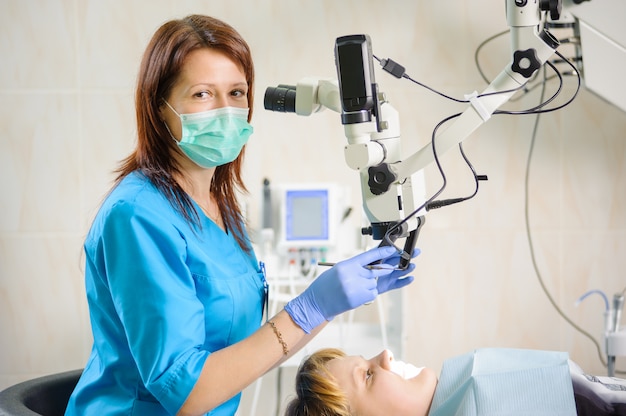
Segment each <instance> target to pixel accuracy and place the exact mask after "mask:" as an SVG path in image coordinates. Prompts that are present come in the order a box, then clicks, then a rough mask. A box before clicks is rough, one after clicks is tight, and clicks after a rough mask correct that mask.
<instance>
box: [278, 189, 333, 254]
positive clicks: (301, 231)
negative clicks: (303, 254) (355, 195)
mask: <svg viewBox="0 0 626 416" xmlns="http://www.w3.org/2000/svg"><path fill="white" fill-rule="evenodd" d="M276 188H277V189H275V190H274V191H273V192H272V197H273V198H274V197H275V196H276V198H277V199H278V204H279V207H280V208H279V210H278V212H279V218H278V221H277V223H278V225H279V227H278V228H279V229H278V230H277V231H278V238H277V243H278V247H279V248H280V249H285V250H288V249H290V248H307V247H309V248H330V247H332V246H334V245H335V238H336V233H337V224H338V222H339V221H338V218H337V216H338V208H337V204H338V202H337V189H336V186H335V185H333V184H281V185H278V186H277V187H276Z"/></svg>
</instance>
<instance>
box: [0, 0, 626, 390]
mask: <svg viewBox="0 0 626 416" xmlns="http://www.w3.org/2000/svg"><path fill="white" fill-rule="evenodd" d="M189 13H204V14H210V15H213V16H216V17H219V18H223V19H224V20H226V21H228V22H229V23H231V24H232V25H234V26H235V27H236V28H237V29H238V30H239V31H240V32H241V33H242V34H243V35H244V37H245V38H246V39H247V40H248V41H249V43H250V45H251V47H252V50H253V54H254V57H255V62H256V70H257V85H256V106H255V115H254V119H253V124H254V126H255V134H254V136H253V138H252V139H251V142H250V144H249V146H248V152H247V162H246V163H247V165H246V180H247V183H248V185H249V188H250V191H251V192H250V195H249V197H248V198H247V206H248V212H249V214H250V221H251V223H252V225H258V224H259V210H260V204H259V200H260V196H261V183H262V179H263V178H265V177H268V178H270V179H271V180H272V181H274V182H281V181H299V182H301V181H338V182H339V183H341V184H342V185H351V186H352V187H353V197H352V201H353V203H354V207H355V212H359V203H360V192H359V183H358V175H357V174H356V173H355V172H353V171H351V170H350V169H349V168H348V167H347V166H346V165H345V162H344V160H343V150H342V149H343V145H344V141H345V138H344V136H343V129H342V127H341V125H340V122H339V118H338V115H337V114H334V113H332V112H330V111H326V112H324V113H322V114H319V115H314V116H311V117H310V118H306V117H298V116H295V115H293V114H278V113H269V112H267V111H265V110H263V107H262V102H263V93H264V90H265V88H266V87H267V86H275V85H277V84H279V83H292V84H293V83H295V82H297V81H298V80H299V79H301V78H303V77H305V76H320V77H332V76H334V74H335V67H334V62H333V47H334V40H335V38H336V37H338V36H342V35H347V34H353V33H367V34H369V35H370V36H371V39H372V43H373V49H374V54H375V55H377V56H378V57H380V58H387V57H390V58H393V59H394V60H396V61H398V62H399V63H401V64H402V65H404V66H405V67H406V68H407V73H408V74H409V75H411V76H412V77H413V78H414V79H417V80H419V81H421V82H423V83H425V84H428V85H429V86H431V87H434V88H437V89H439V90H441V91H444V92H446V93H448V94H449V95H452V96H455V97H461V96H462V95H463V94H465V93H469V92H471V91H473V90H475V89H477V90H481V89H482V88H484V86H485V84H484V82H483V81H482V79H481V77H480V76H479V73H478V71H477V70H476V67H475V65H474V51H475V50H476V47H477V46H478V45H479V44H480V42H481V41H483V40H484V39H486V38H487V37H489V36H491V35H493V34H495V33H498V32H500V31H502V30H504V29H506V20H505V15H504V2H502V1H500V2H495V1H492V0H479V1H473V2H465V1H460V0H454V1H442V2H433V1H422V0H418V1H415V0H392V1H373V0H359V1H356V0H354V1H347V0H346V1H337V0H327V1H307V2H303V1H287V0H284V1H280V0H254V1H251V0H245V1H244V0H231V1H214V0H209V1H207V0H203V1H199V0H198V1H194V0H153V1H144V0H130V1H121V0H117V1H107V2H104V1H99V0H28V1H18V0H0V62H1V64H0V186H1V193H0V195H1V196H0V213H1V214H2V215H0V388H3V387H6V386H9V385H11V384H13V383H16V382H18V381H21V380H25V379H28V378H32V377H35V376H39V375H43V374H48V373H52V372H57V371H63V370H67V369H73V368H78V367H82V366H83V365H84V363H85V359H86V357H87V355H88V353H89V349H90V342H91V341H90V337H91V335H90V330H89V322H88V315H87V308H86V303H85V300H84V288H83V280H82V270H83V264H82V263H83V260H84V259H83V256H82V253H81V250H82V247H81V242H82V239H83V237H84V235H85V233H86V230H87V228H88V226H89V223H90V219H91V218H92V217H93V215H94V213H95V210H96V209H97V206H98V204H99V202H100V200H101V198H102V197H103V195H104V193H105V192H106V191H107V189H108V187H109V184H110V181H111V179H112V174H111V171H112V169H114V168H115V166H116V163H117V161H119V160H120V159H121V158H123V157H124V156H126V154H127V153H128V152H129V150H130V149H131V148H132V146H133V143H134V134H135V127H134V112H133V102H132V96H133V86H134V81H135V77H136V71H137V68H138V65H139V60H140V56H141V53H142V51H143V48H144V47H145V45H146V43H147V41H148V39H149V37H150V36H151V34H152V33H153V31H154V30H155V29H156V28H157V27H158V26H159V25H160V24H161V23H162V22H164V21H165V20H167V19H169V18H173V17H182V16H184V15H186V14H189ZM507 49H508V43H507V39H506V37H504V38H500V39H497V40H495V41H494V42H492V43H490V44H489V45H487V47H485V48H484V49H483V50H482V52H481V54H480V55H479V57H480V61H481V63H482V65H483V66H484V68H485V72H486V73H487V76H494V75H495V74H497V73H498V72H499V71H500V69H501V68H502V67H503V66H504V65H505V64H506V62H507V61H508V59H509V58H508V55H507ZM377 78H378V82H379V84H380V89H381V90H383V91H385V92H386V93H387V96H388V98H389V99H390V101H391V103H392V104H393V105H394V107H395V108H396V109H398V111H399V112H400V116H401V122H402V126H401V127H402V135H403V136H402V137H403V145H404V146H405V148H406V149H407V152H408V151H414V150H417V149H419V148H420V147H422V146H423V145H425V144H426V143H427V142H428V141H429V140H430V135H431V132H432V129H433V128H434V126H435V125H436V123H437V122H439V120H441V119H442V118H444V117H445V116H447V115H449V114H452V113H453V112H458V111H462V110H463V109H464V108H465V106H464V105H462V104H457V103H451V102H449V101H447V100H445V99H443V98H441V97H439V96H436V95H434V94H433V93H431V92H429V91H427V90H425V89H423V88H420V87H418V86H416V85H414V84H411V83H409V82H408V81H407V80H397V79H395V78H393V77H391V76H389V75H387V74H384V73H383V72H382V71H380V70H379V69H377ZM616 82H619V83H621V84H616V88H622V89H624V81H623V80H616ZM574 84H575V83H574V81H573V79H572V78H567V79H566V88H565V89H564V93H563V94H564V96H567V95H568V94H571V93H572V92H573V86H574ZM550 85H553V86H554V85H556V84H550ZM551 88H552V89H551V90H550V89H549V91H548V93H551V92H552V91H554V87H551ZM539 94H540V90H539V89H536V90H534V91H533V92H531V93H529V94H528V95H527V96H526V97H523V98H522V99H520V100H516V102H515V103H510V104H509V107H510V108H517V109H521V108H527V107H531V106H534V105H536V103H537V102H538V101H539ZM562 101H563V100H560V102H562ZM534 122H535V118H534V117H532V116H522V117H513V116H496V117H493V118H492V119H491V120H490V121H489V123H488V124H487V125H485V126H483V127H482V128H481V129H479V131H478V132H477V133H475V134H474V135H472V137H471V138H470V139H469V140H468V141H467V142H466V143H465V150H466V153H467V154H468V157H470V159H471V160H472V162H473V164H474V165H475V167H476V169H477V171H479V172H478V173H484V174H487V175H488V176H489V181H487V182H483V183H482V184H481V188H480V192H479V193H478V195H477V196H476V197H475V198H474V199H473V200H471V201H468V202H466V203H463V204H459V205H457V206H452V207H449V208H445V209H441V210H437V211H431V212H430V213H429V214H428V215H427V223H426V225H425V227H424V229H423V231H422V234H421V236H420V241H419V243H418V245H419V246H420V247H421V249H422V252H423V253H422V255H421V256H420V257H419V258H418V259H417V260H416V264H417V269H416V272H415V275H416V278H417V279H416V282H415V283H414V284H413V285H412V286H411V287H409V288H407V289H406V298H407V299H409V300H410V302H407V304H406V306H405V308H406V315H405V319H406V321H407V333H408V340H407V354H406V357H405V358H406V359H407V360H409V361H412V362H415V363H417V364H420V365H427V366H431V367H434V368H439V366H440V365H441V362H442V361H443V360H444V359H445V358H447V357H450V356H452V355H455V354H460V353H464V352H466V351H469V350H471V349H473V348H477V347H482V346H506V347H520V348H539V349H558V350H565V351H569V352H570V354H571V357H572V358H573V359H574V360H575V361H577V362H578V363H579V364H581V366H582V367H583V368H585V369H587V370H588V371H590V372H594V373H596V374H604V373H605V372H606V370H605V369H604V368H603V366H602V365H601V363H600V360H599V359H598V358H597V351H596V349H595V347H594V345H593V344H592V343H591V342H590V341H588V339H587V338H585V337H584V336H582V335H580V334H579V333H578V332H576V331H575V330H573V329H572V327H571V326H570V325H569V324H567V323H566V322H565V321H564V319H562V318H561V317H559V315H558V314H557V312H556V311H555V309H554V308H553V306H551V304H550V303H549V301H548V299H547V297H546V296H545V295H544V293H543V292H542V290H541V285H540V283H539V281H538V278H537V274H536V272H535V269H534V268H533V262H532V259H533V257H532V256H531V250H530V246H529V240H528V238H527V234H526V226H525V203H526V200H525V177H526V166H527V157H528V153H529V149H530V143H531V136H532V131H533V125H534ZM625 132H626V114H625V113H624V112H621V111H620V110H618V109H616V108H615V107H612V106H611V105H609V104H607V103H606V102H604V101H603V100H602V99H601V98H599V97H597V96H595V95H593V94H592V93H590V92H588V91H585V90H583V91H581V93H580V94H579V96H578V97H577V99H576V100H575V101H574V103H573V104H572V105H570V106H568V107H567V108H565V109H564V110H562V111H559V112H555V113H549V114H545V115H543V116H541V118H540V121H539V126H538V131H537V140H536V143H535V145H534V155H533V159H532V161H531V164H530V172H529V175H528V180H529V182H528V184H529V186H528V194H529V200H528V216H529V218H530V231H531V237H532V245H533V248H534V252H533V253H534V258H535V260H536V264H537V267H538V271H539V272H540V274H541V276H542V278H543V280H544V282H545V285H546V287H547V289H548V290H549V292H550V293H551V294H552V295H553V296H554V299H555V301H556V303H557V304H558V305H559V306H560V307H561V308H562V309H563V311H564V312H565V313H566V314H567V315H568V316H569V317H570V318H571V319H572V320H573V321H574V322H575V323H576V324H577V325H580V326H581V327H582V328H583V329H584V330H586V331H588V332H589V333H590V334H592V335H593V336H594V337H595V338H596V339H599V337H600V335H601V330H602V311H603V303H602V301H601V299H600V298H599V297H591V298H589V300H586V301H585V302H583V304H581V305H580V306H578V307H575V306H574V302H575V300H576V299H577V298H578V297H579V296H580V295H582V294H583V293H584V292H586V291H587V290H590V289H601V290H603V291H605V292H606V293H607V294H608V295H609V296H612V294H613V293H615V292H617V291H621V290H622V289H624V287H625V286H626V274H625V273H626V272H625V270H626V256H625V255H624V254H625V253H626V133H625ZM442 162H443V163H444V165H445V167H446V173H447V175H448V187H447V190H446V196H447V197H455V196H462V195H466V194H468V193H471V191H472V190H473V188H472V186H473V184H472V182H471V180H469V178H468V170H467V168H466V167H465V166H464V165H463V163H462V161H461V160H460V157H459V156H458V153H457V152H456V151H452V152H449V153H448V154H446V155H445V156H444V157H442ZM426 177H427V188H428V191H429V192H434V191H435V190H436V189H437V188H438V187H439V185H440V183H441V178H440V177H439V175H438V174H437V172H436V170H435V169H434V168H433V166H431V167H429V168H428V169H427V170H426ZM355 216H356V214H355ZM353 221H354V222H355V227H354V228H355V230H356V229H357V228H358V226H360V223H359V220H358V217H357V218H355V219H353ZM355 232H356V231H355ZM623 363H624V362H623V361H621V362H620V364H623ZM621 367H624V365H621ZM288 384H289V385H291V380H289V382H288Z"/></svg>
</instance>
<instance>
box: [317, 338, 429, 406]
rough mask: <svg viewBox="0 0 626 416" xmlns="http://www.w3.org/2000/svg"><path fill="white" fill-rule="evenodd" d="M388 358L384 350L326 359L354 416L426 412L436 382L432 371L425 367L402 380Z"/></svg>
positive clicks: (390, 358) (387, 353)
mask: <svg viewBox="0 0 626 416" xmlns="http://www.w3.org/2000/svg"><path fill="white" fill-rule="evenodd" d="M391 360H393V358H392V357H391V355H390V354H389V351H387V350H385V351H383V352H381V353H380V354H378V355H377V356H375V357H373V358H371V359H369V360H366V359H364V358H363V357H360V356H346V357H340V358H335V359H333V360H331V361H329V362H328V365H327V367H328V370H329V371H330V373H331V374H332V375H333V376H334V377H335V379H336V380H337V383H338V384H339V387H340V388H341V389H342V390H343V391H344V392H345V393H346V396H347V397H348V400H349V402H350V409H351V411H352V413H353V414H354V415H358V416H374V415H377V416H379V415H395V416H409V415H410V416H418V415H419V416H425V415H427V414H428V410H429V408H430V403H431V402H432V399H433V396H434V394H435V387H436V385H437V376H436V374H435V372H434V371H433V370H431V369H429V368H424V369H423V370H422V371H421V372H420V373H419V374H418V375H417V376H416V377H413V378H410V379H406V380H405V379H404V378H402V377H401V376H399V375H397V374H395V373H393V372H391V369H390V362H391Z"/></svg>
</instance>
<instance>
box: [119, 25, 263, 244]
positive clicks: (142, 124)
mask: <svg viewBox="0 0 626 416" xmlns="http://www.w3.org/2000/svg"><path fill="white" fill-rule="evenodd" d="M200 48H210V49H216V50H219V51H220V52H222V53H224V54H225V55H226V56H228V57H229V58H231V59H232V60H233V61H234V62H236V63H237V64H238V65H239V66H240V67H241V69H242V71H243V72H244V74H245V77H246V81H247V82H248V87H249V88H248V107H249V108H250V112H249V115H248V121H250V119H251V118H252V108H253V104H254V66H253V62H252V56H251V53H250V48H249V47H248V44H247V43H246V42H245V41H244V40H243V38H242V37H241V35H239V33H238V32H237V31H236V30H235V29H234V28H232V27H231V26H230V25H228V24H226V23H224V22H222V21H220V20H218V19H215V18H212V17H208V16H202V15H190V16H187V17H185V18H183V19H180V20H171V21H169V22H166V23H164V24H163V25H162V26H161V27H160V28H159V29H157V31H156V32H155V34H154V35H153V37H152V39H151V40H150V42H149V44H148V46H147V48H146V51H145V52H144V56H143V59H142V62H141V66H140V69H139V76H138V80H137V89H136V92H135V109H136V116H137V146H136V148H135V150H134V151H133V152H132V153H131V154H130V155H129V156H128V157H127V158H126V159H124V160H123V161H122V163H121V165H120V167H119V168H118V169H117V170H116V173H117V174H118V176H117V178H116V184H118V183H119V182H120V181H121V180H122V179H123V178H124V177H126V175H128V174H129V173H131V172H133V171H135V170H139V171H141V172H142V173H143V174H144V175H146V177H148V178H149V179H150V180H151V181H152V183H153V184H154V185H155V186H156V187H157V189H159V191H160V192H162V193H163V194H164V195H165V197H166V198H167V199H168V200H169V201H170V203H171V204H172V206H173V207H174V208H175V209H177V210H178V211H179V212H180V213H181V215H183V217H184V218H186V219H187V221H189V222H190V223H193V224H195V225H198V226H199V224H200V221H199V214H198V212H197V211H196V210H195V209H194V205H193V203H192V201H191V199H190V197H189V196H188V195H187V194H186V193H185V192H184V191H183V189H182V188H181V186H180V185H179V184H178V182H177V181H176V180H175V179H174V174H181V171H180V167H179V166H178V163H177V162H176V160H175V158H173V157H172V156H171V155H172V154H173V152H176V151H178V150H177V147H176V144H175V143H174V142H173V140H172V139H171V137H170V135H169V132H168V131H167V129H166V126H165V123H163V122H162V121H161V117H160V116H159V107H160V106H161V105H162V103H163V97H167V96H168V95H169V92H170V90H171V88H172V87H173V85H174V84H175V82H176V79H177V77H178V76H179V74H180V72H181V70H182V67H183V65H184V62H185V59H186V58H187V57H188V56H189V54H190V53H191V52H193V51H195V50H197V49H200ZM244 152H245V148H244V149H243V150H242V151H241V153H240V154H239V156H238V157H237V159H235V160H234V161H232V162H231V163H228V164H226V165H223V166H218V167H217V168H216V169H215V174H214V176H213V181H212V183H211V192H212V194H213V195H214V197H215V200H216V201H217V204H218V207H219V210H220V213H221V214H222V218H223V220H224V224H225V226H226V227H227V228H228V229H230V230H233V231H234V232H233V235H234V237H235V238H236V240H237V242H238V243H239V245H240V246H241V247H242V248H243V249H244V250H246V251H249V250H250V249H251V248H250V246H249V243H248V242H247V240H246V238H245V233H244V225H245V223H244V218H243V214H242V211H241V207H240V206H239V204H238V202H237V191H238V190H239V191H242V192H247V189H246V187H245V185H244V183H243V180H242V177H241V168H242V161H243V156H244Z"/></svg>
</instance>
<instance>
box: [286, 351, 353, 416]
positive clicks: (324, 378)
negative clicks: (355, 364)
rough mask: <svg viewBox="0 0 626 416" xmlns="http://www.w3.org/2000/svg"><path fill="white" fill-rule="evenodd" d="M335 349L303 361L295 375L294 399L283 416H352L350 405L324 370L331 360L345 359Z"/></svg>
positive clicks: (329, 374)
mask: <svg viewBox="0 0 626 416" xmlns="http://www.w3.org/2000/svg"><path fill="white" fill-rule="evenodd" d="M345 356H346V354H345V353H344V352H343V351H341V350H339V349H336V348H325V349H321V350H319V351H317V352H315V353H313V354H311V355H310V356H309V357H308V358H306V359H305V360H304V361H303V362H302V364H301V365H300V367H299V368H298V373H297V374H296V397H295V398H294V399H292V400H291V402H290V403H289V404H288V406H287V410H286V411H285V416H351V415H352V413H351V412H350V403H349V402H348V398H347V397H346V395H345V393H344V392H343V390H341V389H340V388H339V385H338V384H337V383H336V382H335V378H334V377H333V375H332V374H331V373H330V372H329V371H328V368H327V367H326V365H327V363H328V362H329V361H330V360H333V359H335V358H340V357H345Z"/></svg>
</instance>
